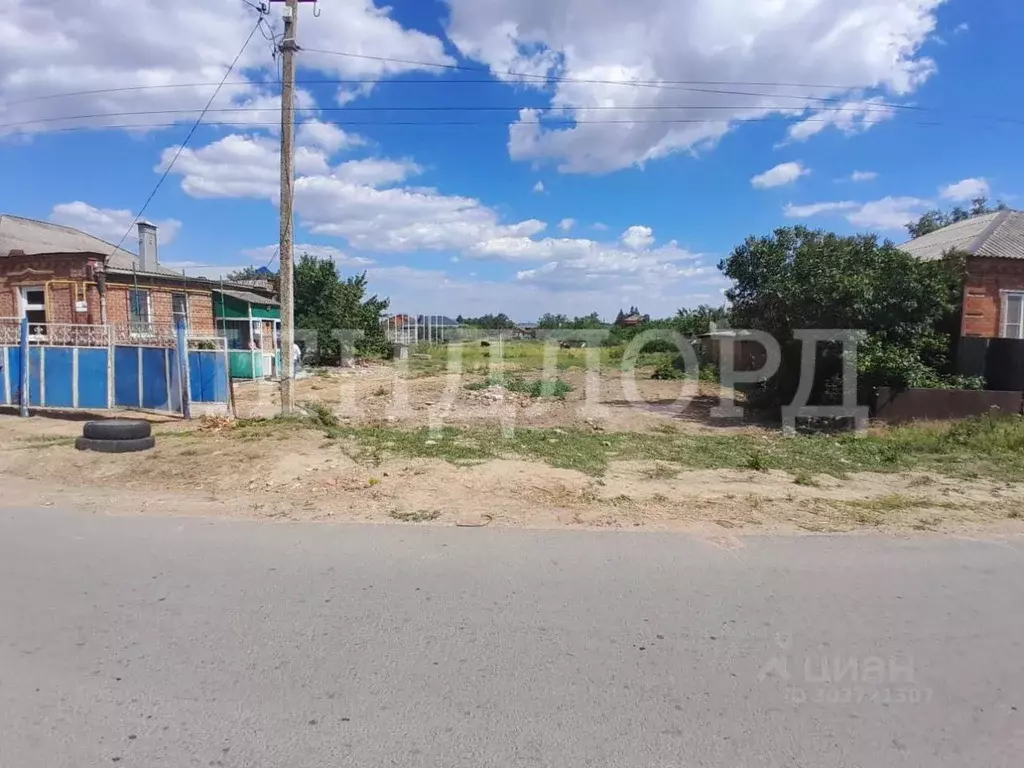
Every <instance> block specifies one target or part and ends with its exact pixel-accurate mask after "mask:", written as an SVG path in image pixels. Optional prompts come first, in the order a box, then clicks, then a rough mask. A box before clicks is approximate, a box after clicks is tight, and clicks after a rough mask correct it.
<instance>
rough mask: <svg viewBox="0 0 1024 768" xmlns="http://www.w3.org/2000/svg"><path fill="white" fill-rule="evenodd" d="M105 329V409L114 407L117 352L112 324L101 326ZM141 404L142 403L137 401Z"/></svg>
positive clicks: (115, 336)
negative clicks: (115, 355)
mask: <svg viewBox="0 0 1024 768" xmlns="http://www.w3.org/2000/svg"><path fill="white" fill-rule="evenodd" d="M103 327H104V328H105V329H106V331H107V410H111V409H113V408H114V407H116V397H115V395H114V354H115V353H116V352H117V335H116V333H115V332H114V326H112V325H105V326H103ZM139 405H142V403H139Z"/></svg>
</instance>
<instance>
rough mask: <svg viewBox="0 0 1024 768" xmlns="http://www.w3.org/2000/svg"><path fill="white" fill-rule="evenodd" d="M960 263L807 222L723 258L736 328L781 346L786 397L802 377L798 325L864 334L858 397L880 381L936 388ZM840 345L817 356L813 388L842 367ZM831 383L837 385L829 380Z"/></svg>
mask: <svg viewBox="0 0 1024 768" xmlns="http://www.w3.org/2000/svg"><path fill="white" fill-rule="evenodd" d="M963 264H964V262H963V259H962V257H960V256H958V255H956V254H951V255H950V256H949V257H947V258H945V259H942V260H938V261H920V260H918V259H915V258H914V257H913V256H911V255H909V254H907V253H905V252H904V251H901V250H900V249H898V248H897V247H896V246H895V245H893V244H892V243H891V242H889V241H885V242H884V243H881V244H879V242H878V239H877V238H876V237H875V236H873V235H854V236H847V237H843V236H839V235H835V234H832V233H826V232H822V231H820V230H819V231H812V230H809V229H807V228H806V227H795V228H783V229H778V230H776V231H775V233H774V234H773V235H771V236H767V237H749V238H747V240H746V241H745V242H744V243H743V244H742V245H740V246H739V247H737V248H736V249H735V250H734V251H733V252H732V254H731V255H730V256H729V257H728V258H727V259H725V260H724V261H722V263H721V264H719V268H720V269H721V270H722V271H723V272H724V273H725V275H726V276H727V277H729V278H731V279H732V280H733V281H734V285H733V287H732V288H731V289H730V290H729V291H727V292H726V297H727V298H728V299H729V301H730V302H731V303H732V318H733V321H734V323H735V324H736V325H737V326H738V327H747V328H755V329H758V330H762V331H766V332H768V333H769V334H771V335H772V336H773V337H775V339H776V340H777V341H779V343H780V344H781V345H782V347H783V364H782V368H781V369H780V372H779V375H778V376H777V377H776V380H775V381H774V382H773V384H774V386H775V390H776V392H777V394H778V399H779V400H780V401H781V402H789V398H790V397H791V395H792V393H793V392H794V391H795V387H796V383H797V379H798V377H799V374H800V343H799V342H795V343H794V342H793V339H794V334H793V332H794V330H797V329H802V328H807V329H810V328H818V329H849V330H861V331H864V332H865V334H866V336H865V338H864V339H863V341H862V342H861V343H860V346H859V356H858V367H859V371H860V374H861V383H862V384H863V386H864V390H863V391H864V394H865V395H867V394H868V390H870V389H873V388H874V387H877V386H883V385H889V386H935V385H936V384H938V383H941V381H942V380H943V377H944V376H945V375H947V374H949V373H951V368H950V355H949V352H950V337H949V335H948V331H949V329H950V327H952V326H955V320H956V317H957V315H958V313H959V310H960V298H961V290H962V285H963ZM841 361H842V357H841V350H839V349H838V348H837V347H826V348H825V349H824V350H822V351H821V352H820V354H819V365H818V366H817V368H816V374H817V375H816V379H815V382H816V386H815V393H816V394H817V395H819V396H820V395H822V394H823V393H824V391H825V389H826V388H827V386H828V384H829V380H830V379H834V378H835V376H836V375H837V373H838V372H839V371H840V370H841ZM833 383H834V382H833Z"/></svg>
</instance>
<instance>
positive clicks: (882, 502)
mask: <svg viewBox="0 0 1024 768" xmlns="http://www.w3.org/2000/svg"><path fill="white" fill-rule="evenodd" d="M846 503H847V504H848V505H849V506H850V507H853V508H855V509H861V510H866V511H868V512H871V513H878V514H881V515H884V514H892V513H893V512H906V511H907V510H910V509H919V508H921V507H933V506H935V504H934V503H932V502H930V501H928V500H927V499H919V498H916V497H913V496H904V495H903V494H902V493H887V494H886V495H884V496H876V497H875V498H873V499H858V500H857V501H848V502H846Z"/></svg>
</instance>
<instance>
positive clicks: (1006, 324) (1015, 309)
mask: <svg viewBox="0 0 1024 768" xmlns="http://www.w3.org/2000/svg"><path fill="white" fill-rule="evenodd" d="M1003 338H1006V339H1024V291H1019V292H1010V291H1006V292H1004V293H1003Z"/></svg>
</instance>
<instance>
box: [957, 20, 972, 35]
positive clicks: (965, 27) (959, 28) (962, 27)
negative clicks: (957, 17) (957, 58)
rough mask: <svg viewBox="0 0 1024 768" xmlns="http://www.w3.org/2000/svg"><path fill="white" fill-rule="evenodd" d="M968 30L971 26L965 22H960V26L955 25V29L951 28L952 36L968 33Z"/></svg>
mask: <svg viewBox="0 0 1024 768" xmlns="http://www.w3.org/2000/svg"><path fill="white" fill-rule="evenodd" d="M970 28H971V25H970V24H968V23H967V22H966V21H964V22H961V23H960V24H957V25H956V26H955V27H954V28H953V34H954V35H961V34H963V33H964V32H967V31H969V30H970Z"/></svg>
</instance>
